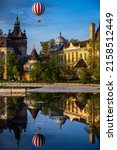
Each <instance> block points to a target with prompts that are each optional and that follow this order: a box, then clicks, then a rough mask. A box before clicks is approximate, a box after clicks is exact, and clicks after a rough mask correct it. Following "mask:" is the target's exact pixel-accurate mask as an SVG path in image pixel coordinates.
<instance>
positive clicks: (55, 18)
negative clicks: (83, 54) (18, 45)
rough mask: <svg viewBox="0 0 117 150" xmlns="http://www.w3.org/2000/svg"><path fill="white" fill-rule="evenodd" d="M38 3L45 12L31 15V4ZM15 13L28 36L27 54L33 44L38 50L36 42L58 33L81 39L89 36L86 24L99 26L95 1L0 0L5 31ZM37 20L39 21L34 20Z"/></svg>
mask: <svg viewBox="0 0 117 150" xmlns="http://www.w3.org/2000/svg"><path fill="white" fill-rule="evenodd" d="M35 2H42V3H43V4H44V5H45V8H46V10H45V13H44V14H43V15H41V16H38V17H37V16H35V15H34V14H33V13H32V5H33V4H34V3H35ZM17 8H18V15H19V20H20V23H21V28H22V30H23V29H26V33H27V38H28V53H30V52H31V50H32V48H33V45H35V47H36V49H37V51H38V52H39V51H40V49H41V47H40V42H41V41H46V40H49V39H56V38H57V37H58V36H59V32H62V36H64V37H65V38H66V39H68V40H69V39H71V38H74V39H79V40H85V39H88V38H89V25H90V23H92V22H94V23H96V27H98V25H99V19H100V1H99V0H39V1H37V0H0V28H1V29H2V30H3V32H5V33H8V30H9V29H11V30H12V29H13V26H14V21H15V17H16V15H17ZM37 20H41V22H40V23H37Z"/></svg>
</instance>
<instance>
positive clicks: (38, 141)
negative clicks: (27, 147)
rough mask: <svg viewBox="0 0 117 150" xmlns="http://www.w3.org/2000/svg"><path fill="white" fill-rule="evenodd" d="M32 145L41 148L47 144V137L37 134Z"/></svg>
mask: <svg viewBox="0 0 117 150" xmlns="http://www.w3.org/2000/svg"><path fill="white" fill-rule="evenodd" d="M32 143H33V144H34V145H35V146H36V147H41V146H42V145H43V144H44V143H45V137H44V136H43V135H42V134H36V135H34V137H33V139H32Z"/></svg>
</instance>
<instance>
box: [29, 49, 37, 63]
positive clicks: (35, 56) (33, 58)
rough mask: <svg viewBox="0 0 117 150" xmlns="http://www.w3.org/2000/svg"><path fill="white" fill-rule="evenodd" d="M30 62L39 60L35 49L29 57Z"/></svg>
mask: <svg viewBox="0 0 117 150" xmlns="http://www.w3.org/2000/svg"><path fill="white" fill-rule="evenodd" d="M29 59H30V60H39V56H38V54H37V51H36V49H35V48H33V50H32V52H31V55H30V57H29Z"/></svg>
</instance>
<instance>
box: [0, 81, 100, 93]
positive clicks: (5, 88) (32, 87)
mask: <svg viewBox="0 0 117 150" xmlns="http://www.w3.org/2000/svg"><path fill="white" fill-rule="evenodd" d="M0 87H1V88H0V93H27V92H38V93H42V92H45V93H65V92H70V93H77V92H82V93H99V92H100V86H99V85H97V84H77V83H54V84H46V83H0Z"/></svg>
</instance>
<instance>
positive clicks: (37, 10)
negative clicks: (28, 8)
mask: <svg viewBox="0 0 117 150" xmlns="http://www.w3.org/2000/svg"><path fill="white" fill-rule="evenodd" d="M44 11H45V6H44V5H43V4H41V3H35V4H34V5H33V6H32V12H33V13H34V14H36V15H41V14H43V13H44Z"/></svg>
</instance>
